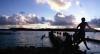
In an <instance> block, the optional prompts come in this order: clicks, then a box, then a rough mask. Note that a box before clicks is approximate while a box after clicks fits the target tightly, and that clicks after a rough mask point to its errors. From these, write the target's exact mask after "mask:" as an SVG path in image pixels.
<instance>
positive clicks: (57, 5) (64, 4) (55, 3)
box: [36, 0, 80, 12]
mask: <svg viewBox="0 0 100 54" xmlns="http://www.w3.org/2000/svg"><path fill="white" fill-rule="evenodd" d="M73 1H75V2H76V4H77V5H79V4H80V0H36V3H37V4H47V5H48V6H49V7H50V8H51V9H52V10H54V11H57V12H60V11H63V10H67V9H68V8H69V7H71V6H72V3H73Z"/></svg>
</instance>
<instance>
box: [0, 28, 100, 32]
mask: <svg viewBox="0 0 100 54" xmlns="http://www.w3.org/2000/svg"><path fill="white" fill-rule="evenodd" d="M9 30H12V31H69V32H74V31H77V30H78V29H75V28H63V29H59V28H56V29H52V28H40V29H31V28H10V29H0V31H9ZM86 32H94V31H92V30H90V29H86ZM95 32H100V30H95Z"/></svg>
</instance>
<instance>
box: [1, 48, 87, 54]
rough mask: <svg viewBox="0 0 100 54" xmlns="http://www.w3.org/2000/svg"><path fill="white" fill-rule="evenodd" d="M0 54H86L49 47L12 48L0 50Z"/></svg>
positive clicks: (74, 50) (76, 50)
mask: <svg viewBox="0 0 100 54" xmlns="http://www.w3.org/2000/svg"><path fill="white" fill-rule="evenodd" d="M0 54H86V52H83V51H81V50H78V49H75V48H73V49H72V50H68V49H67V50H63V51H62V50H61V49H58V48H49V47H37V48H35V47H33V46H31V47H14V48H5V49H4V48H3V49H0Z"/></svg>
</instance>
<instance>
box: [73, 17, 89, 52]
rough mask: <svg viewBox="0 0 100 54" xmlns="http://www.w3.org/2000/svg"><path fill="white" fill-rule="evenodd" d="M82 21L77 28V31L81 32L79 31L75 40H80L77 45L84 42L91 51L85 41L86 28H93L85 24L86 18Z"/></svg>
mask: <svg viewBox="0 0 100 54" xmlns="http://www.w3.org/2000/svg"><path fill="white" fill-rule="evenodd" d="M81 21H82V22H81V23H80V24H79V25H78V26H77V29H79V30H78V32H76V37H74V38H75V39H77V40H78V41H77V44H76V45H79V44H80V43H81V42H82V41H83V42H84V44H85V46H86V48H87V49H88V50H89V48H88V46H87V43H86V40H85V28H86V26H87V27H88V28H90V29H91V27H90V26H89V25H88V23H87V22H85V18H84V17H83V18H82V19H81Z"/></svg>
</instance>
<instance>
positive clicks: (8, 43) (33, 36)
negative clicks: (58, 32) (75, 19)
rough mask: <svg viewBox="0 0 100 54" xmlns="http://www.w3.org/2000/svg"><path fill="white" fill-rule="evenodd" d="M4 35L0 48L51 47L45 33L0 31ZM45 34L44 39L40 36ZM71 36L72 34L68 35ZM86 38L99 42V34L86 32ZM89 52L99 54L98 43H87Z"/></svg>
mask: <svg viewBox="0 0 100 54" xmlns="http://www.w3.org/2000/svg"><path fill="white" fill-rule="evenodd" d="M0 32H3V33H6V34H0V47H1V48H6V47H16V46H35V47H52V45H51V43H50V40H49V38H48V32H47V31H42V32H41V31H0ZM44 34H46V37H45V38H44V39H41V37H42V35H44ZM70 34H73V33H70ZM86 37H89V38H93V39H98V40H100V33H99V32H96V33H93V32H87V33H86ZM88 46H89V47H90V49H91V50H90V51H89V52H100V50H99V49H100V47H99V46H100V43H92V42H88ZM80 48H81V49H82V50H86V48H85V46H84V44H83V43H81V44H80Z"/></svg>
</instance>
